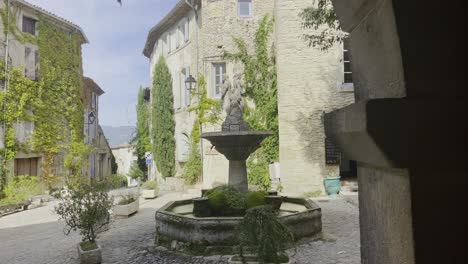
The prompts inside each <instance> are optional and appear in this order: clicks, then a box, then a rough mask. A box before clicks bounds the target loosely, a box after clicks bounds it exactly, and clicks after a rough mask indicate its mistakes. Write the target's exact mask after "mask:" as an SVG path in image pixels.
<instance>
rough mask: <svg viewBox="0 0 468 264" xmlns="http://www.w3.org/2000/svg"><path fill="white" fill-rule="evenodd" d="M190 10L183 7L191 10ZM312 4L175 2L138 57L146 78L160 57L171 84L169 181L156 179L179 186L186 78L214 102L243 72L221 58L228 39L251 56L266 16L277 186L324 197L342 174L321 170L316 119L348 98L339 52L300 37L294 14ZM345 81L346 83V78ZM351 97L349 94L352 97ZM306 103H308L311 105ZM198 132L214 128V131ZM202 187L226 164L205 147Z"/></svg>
mask: <svg viewBox="0 0 468 264" xmlns="http://www.w3.org/2000/svg"><path fill="white" fill-rule="evenodd" d="M188 3H189V4H190V5H189V4H188ZM310 5H311V2H310V1H306V0H301V1H275V0H220V1H212V0H197V1H185V0H181V1H179V2H178V3H177V4H176V6H175V7H174V8H173V9H172V10H171V11H170V12H169V13H168V14H167V15H166V16H165V17H164V18H163V19H162V20H161V21H160V22H159V23H158V24H157V25H156V26H154V27H153V28H152V29H151V30H150V32H149V34H148V38H147V41H146V44H145V48H144V51H143V53H144V55H145V56H147V57H148V58H149V59H150V74H151V76H152V74H153V69H154V66H155V64H156V63H157V60H158V59H159V57H160V56H164V57H165V58H166V61H167V64H168V67H169V69H170V71H171V74H172V78H173V92H174V108H175V121H176V135H175V137H176V142H177V143H176V145H177V149H176V161H177V174H176V177H175V178H167V179H166V180H162V179H160V180H161V181H162V182H163V183H164V182H168V181H170V182H171V184H173V185H178V184H180V185H182V184H183V181H182V180H181V179H177V176H179V175H180V173H181V166H182V165H183V163H184V162H185V161H186V158H187V154H188V142H189V140H188V135H190V132H191V129H192V126H193V122H194V118H195V117H194V113H189V112H188V111H187V109H188V107H190V105H191V104H195V103H197V102H196V98H193V100H191V99H190V98H191V97H190V91H188V90H187V89H186V87H185V84H184V80H185V79H186V77H187V76H188V75H193V76H194V77H195V78H198V76H199V75H200V74H202V75H203V76H205V80H206V82H207V92H208V96H209V97H212V98H220V97H221V93H220V90H221V89H220V86H221V84H222V79H223V77H224V76H226V75H227V76H229V77H231V78H232V76H233V75H234V74H235V73H240V72H242V65H240V64H239V63H233V62H230V61H226V60H224V59H223V56H222V55H223V53H224V51H235V50H236V47H235V44H234V41H233V37H239V38H242V39H244V40H246V43H247V45H248V49H249V50H250V51H252V50H253V41H252V39H253V36H254V33H255V32H256V30H257V29H258V25H259V22H260V20H261V19H262V18H263V17H264V16H265V15H270V16H274V17H275V20H276V23H275V29H274V32H273V34H272V42H273V41H274V42H275V46H276V54H277V58H278V62H277V64H278V65H277V67H278V102H279V105H278V107H279V129H280V167H281V171H282V172H284V173H283V174H281V175H280V176H281V182H282V185H283V187H284V190H285V192H291V193H296V194H302V193H305V192H313V191H323V187H322V180H323V177H325V176H328V175H331V174H338V173H340V170H339V164H333V165H326V161H325V134H324V128H323V121H322V116H323V113H324V112H329V111H332V110H334V109H337V108H339V107H342V106H344V105H347V104H351V103H352V102H353V100H354V96H353V94H352V91H353V88H352V87H353V86H352V83H345V81H344V60H343V47H342V46H337V47H335V48H333V49H332V50H331V51H329V52H328V53H324V52H321V51H319V50H315V49H313V48H310V47H308V46H307V44H306V43H305V41H304V39H303V38H302V35H303V33H304V30H302V28H301V20H300V18H299V13H300V12H301V11H302V9H303V8H305V7H308V6H310ZM348 81H349V80H348ZM350 92H351V93H350ZM311 102H312V103H313V104H312V106H311ZM203 129H204V131H205V132H207V131H213V130H220V125H214V126H205V127H204V128H203ZM202 144H203V161H204V169H203V185H204V187H205V188H207V187H211V186H212V185H213V184H214V183H224V182H226V180H227V172H228V166H227V160H226V159H225V158H224V156H222V155H220V154H219V153H217V152H216V151H215V150H214V149H211V145H210V143H209V142H207V141H203V143H202Z"/></svg>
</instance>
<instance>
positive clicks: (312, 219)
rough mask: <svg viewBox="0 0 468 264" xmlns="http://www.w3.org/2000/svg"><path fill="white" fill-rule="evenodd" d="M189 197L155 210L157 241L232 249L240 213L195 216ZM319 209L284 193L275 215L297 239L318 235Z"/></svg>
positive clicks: (320, 225) (163, 243)
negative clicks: (219, 215) (225, 215)
mask: <svg viewBox="0 0 468 264" xmlns="http://www.w3.org/2000/svg"><path fill="white" fill-rule="evenodd" d="M192 210H193V203H192V200H181V201H171V202H169V203H167V204H166V205H165V206H163V207H162V208H160V209H159V210H157V211H156V243H157V244H159V245H164V246H168V245H171V244H173V243H174V241H176V242H177V243H179V244H182V245H185V246H190V247H192V248H193V247H194V246H195V247H196V248H197V249H201V250H203V251H204V253H207V252H206V250H208V251H209V253H213V254H215V253H219V252H224V253H225V252H226V251H227V252H229V249H230V250H231V251H232V248H233V246H236V245H237V244H238V241H237V237H236V234H237V233H236V227H237V226H238V225H239V223H240V222H241V221H242V219H243V218H242V217H195V216H193V214H192ZM321 216H322V212H321V209H320V207H319V206H318V205H317V204H316V203H314V202H313V201H311V200H306V199H302V198H293V197H284V200H283V203H282V205H281V208H280V210H279V213H278V218H279V220H280V221H281V222H283V223H284V224H285V225H286V226H287V227H288V228H289V230H290V231H291V232H292V233H293V234H294V238H295V239H296V241H298V242H307V241H310V240H314V239H318V238H320V237H321V233H322V220H321Z"/></svg>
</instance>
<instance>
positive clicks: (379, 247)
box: [325, 0, 415, 264]
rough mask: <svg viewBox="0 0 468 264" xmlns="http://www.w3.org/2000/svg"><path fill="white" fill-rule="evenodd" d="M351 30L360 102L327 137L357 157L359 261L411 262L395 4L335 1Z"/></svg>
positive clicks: (328, 119)
mask: <svg viewBox="0 0 468 264" xmlns="http://www.w3.org/2000/svg"><path fill="white" fill-rule="evenodd" d="M333 2H334V6H335V10H336V12H337V15H338V16H339V19H340V22H341V25H342V27H343V29H344V30H345V31H347V32H350V46H351V63H352V68H353V80H354V85H355V86H354V88H355V98H356V101H357V102H356V103H355V104H352V105H350V106H348V107H344V108H341V109H340V110H336V111H334V112H331V113H329V114H327V115H326V116H325V132H326V134H327V136H328V137H330V138H331V139H332V140H333V141H335V143H337V144H338V145H339V146H340V148H341V149H343V151H344V153H345V155H346V156H347V157H350V159H352V160H356V161H357V162H358V163H357V167H358V180H359V192H360V193H359V210H360V231H361V261H362V263H386V264H387V263H391V264H401V263H406V264H411V263H414V262H415V260H414V242H413V229H412V221H413V219H412V214H411V210H412V203H411V184H410V176H409V170H408V167H407V165H408V152H407V146H408V136H407V133H406V132H407V120H408V118H407V109H408V108H407V106H408V104H407V103H408V102H407V100H406V99H405V98H404V97H405V96H406V87H405V81H404V71H403V66H402V57H401V52H400V42H399V37H398V34H397V28H396V23H395V17H394V12H393V6H392V2H391V1H378V0H367V1H366V0H359V1H358V0H353V1H337V0H336V1H333Z"/></svg>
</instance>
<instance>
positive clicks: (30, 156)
mask: <svg viewBox="0 0 468 264" xmlns="http://www.w3.org/2000/svg"><path fill="white" fill-rule="evenodd" d="M5 3H6V1H1V2H0V9H3V10H5V9H6V6H5ZM10 10H12V12H11V15H13V16H14V17H15V21H16V28H17V29H18V30H20V31H23V32H27V33H24V34H35V35H37V34H38V31H37V22H38V21H40V19H47V20H48V21H49V22H52V23H54V24H56V25H58V26H59V28H60V29H62V30H64V31H66V32H69V33H70V34H72V33H75V34H78V36H79V41H80V44H85V43H88V39H87V38H86V35H85V34H84V32H83V30H82V29H81V28H80V27H79V26H78V25H75V24H73V23H71V22H70V21H68V20H66V19H63V18H61V17H58V16H56V15H54V14H52V13H50V12H49V11H47V10H44V9H42V8H40V7H38V6H35V5H32V4H30V3H28V2H26V1H23V0H11V1H10ZM27 21H29V22H30V23H27V25H26V27H25V26H24V23H25V22H27ZM0 30H1V31H2V32H3V24H2V23H0ZM25 30H26V31H25ZM8 40H9V41H8V64H9V65H10V66H12V67H17V68H20V67H23V68H24V74H25V76H26V77H28V78H30V79H32V80H38V79H39V76H38V71H37V67H38V66H40V65H39V59H38V58H39V54H38V52H39V51H38V47H37V45H35V44H32V43H28V42H21V41H19V40H17V39H16V37H15V35H14V34H11V33H10V34H9V36H8ZM0 42H1V43H2V45H0V58H1V59H2V60H4V59H5V56H6V50H5V45H3V43H5V35H4V34H0ZM85 79H86V78H85ZM91 81H92V80H91ZM92 83H93V84H92V85H90V86H89V85H87V82H86V80H85V82H84V86H83V90H82V96H83V98H82V100H83V103H84V108H85V113H83V114H84V117H85V120H84V123H85V124H84V128H85V131H84V134H85V136H87V138H89V139H90V140H94V143H93V144H94V146H95V149H97V151H98V153H97V154H96V155H97V157H96V158H95V160H94V161H95V164H96V165H95V170H94V172H97V173H98V175H100V176H101V175H102V176H105V175H106V174H107V173H110V156H109V155H110V154H111V152H110V148H109V147H108V144H107V141H106V139H105V137H104V136H103V133H102V131H101V130H99V123H98V105H97V104H98V100H97V96H98V95H95V97H94V99H95V100H94V104H93V105H91V103H92V100H91V96H92V92H91V91H95V89H98V90H99V91H100V92H98V93H99V95H100V94H102V93H103V92H102V90H100V88H99V87H98V86H97V85H96V84H95V83H94V82H92ZM88 86H89V87H88ZM96 87H97V88H96ZM3 88H4V87H3V86H1V87H0V91H3ZM88 91H89V93H88ZM88 95H89V96H88ZM91 108H93V111H94V117H95V122H94V124H93V125H90V124H87V123H88V122H89V121H88V114H89V112H90V111H91V110H90V109H91ZM91 126H92V128H91ZM86 128H88V129H86ZM33 131H34V122H29V121H22V122H18V123H17V124H16V125H15V138H16V140H17V141H18V142H20V143H26V142H27V140H28V139H29V137H30V135H31V133H32V132H33ZM91 134H92V137H89V136H90V135H91ZM0 137H1V138H0V141H2V142H0V147H2V146H3V131H0ZM64 154H65V153H61V154H59V155H58V156H57V157H56V161H55V164H54V174H55V175H57V176H64V175H65V169H64ZM41 159H42V154H41V153H25V152H22V151H18V153H17V155H16V156H15V159H14V160H12V161H10V162H9V163H8V164H7V166H8V170H9V171H10V173H11V174H12V175H22V174H28V175H35V176H39V177H40V176H41V175H40V172H41V170H40V168H41ZM99 160H102V161H103V162H102V165H101V162H100V161H99Z"/></svg>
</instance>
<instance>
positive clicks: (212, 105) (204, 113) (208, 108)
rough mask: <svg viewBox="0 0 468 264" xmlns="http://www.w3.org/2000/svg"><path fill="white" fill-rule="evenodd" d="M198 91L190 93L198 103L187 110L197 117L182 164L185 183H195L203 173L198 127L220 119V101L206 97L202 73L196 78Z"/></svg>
mask: <svg viewBox="0 0 468 264" xmlns="http://www.w3.org/2000/svg"><path fill="white" fill-rule="evenodd" d="M198 87H199V91H198V92H195V93H193V94H192V96H193V97H196V98H198V99H199V103H198V104H196V105H195V106H193V107H190V108H189V112H195V114H196V116H197V118H196V120H195V122H194V123H193V128H192V132H191V134H190V153H189V157H188V160H187V162H186V163H185V165H184V169H183V172H182V177H183V178H184V179H185V182H186V183H187V184H195V183H196V182H197V181H198V180H199V179H200V177H201V175H202V173H203V168H202V167H203V164H202V158H201V153H200V149H201V148H200V127H202V126H203V125H204V124H216V123H218V122H219V120H220V112H221V101H220V100H217V99H212V98H208V96H207V90H206V81H205V77H204V76H203V75H200V76H199V78H198Z"/></svg>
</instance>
